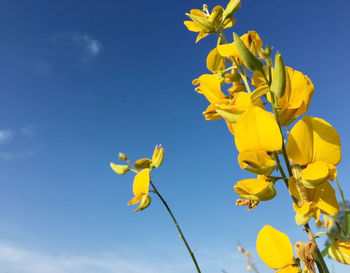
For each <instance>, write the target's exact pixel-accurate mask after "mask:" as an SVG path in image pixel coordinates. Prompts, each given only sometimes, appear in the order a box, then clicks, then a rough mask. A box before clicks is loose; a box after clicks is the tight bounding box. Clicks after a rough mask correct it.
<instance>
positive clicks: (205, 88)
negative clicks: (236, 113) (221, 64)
mask: <svg viewBox="0 0 350 273" xmlns="http://www.w3.org/2000/svg"><path fill="white" fill-rule="evenodd" d="M192 84H193V85H197V84H199V86H198V87H197V88H196V91H197V92H198V93H200V94H203V95H204V96H205V97H206V98H207V100H208V101H209V102H210V103H216V102H217V101H219V100H221V99H225V98H226V96H225V95H224V93H222V91H221V85H220V80H219V79H218V78H217V77H216V75H210V74H204V75H202V76H200V77H199V78H198V79H195V80H193V82H192Z"/></svg>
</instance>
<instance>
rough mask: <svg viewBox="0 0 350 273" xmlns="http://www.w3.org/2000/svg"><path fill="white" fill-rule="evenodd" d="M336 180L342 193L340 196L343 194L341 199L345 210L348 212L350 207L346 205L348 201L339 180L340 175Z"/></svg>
mask: <svg viewBox="0 0 350 273" xmlns="http://www.w3.org/2000/svg"><path fill="white" fill-rule="evenodd" d="M335 182H337V187H338V190H339V193H340V196H341V200H342V202H343V206H344V210H345V211H346V212H349V209H348V207H347V206H346V201H345V198H344V193H343V191H342V189H341V187H340V183H339V180H338V177H336V178H335Z"/></svg>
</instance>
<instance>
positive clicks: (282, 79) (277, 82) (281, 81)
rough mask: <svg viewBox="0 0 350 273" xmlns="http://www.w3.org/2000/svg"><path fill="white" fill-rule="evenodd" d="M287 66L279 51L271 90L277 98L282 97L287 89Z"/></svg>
mask: <svg viewBox="0 0 350 273" xmlns="http://www.w3.org/2000/svg"><path fill="white" fill-rule="evenodd" d="M286 82H287V81H286V68H285V67H284V63H283V60H282V57H281V54H280V53H279V52H277V53H276V56H275V67H274V72H273V77H272V84H271V92H272V93H274V94H275V95H276V96H277V98H282V97H283V95H284V93H285V91H286Z"/></svg>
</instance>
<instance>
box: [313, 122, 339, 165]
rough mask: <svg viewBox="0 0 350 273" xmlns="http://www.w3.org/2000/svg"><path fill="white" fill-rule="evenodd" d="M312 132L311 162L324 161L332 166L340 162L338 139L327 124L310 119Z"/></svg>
mask: <svg viewBox="0 0 350 273" xmlns="http://www.w3.org/2000/svg"><path fill="white" fill-rule="evenodd" d="M311 124H312V127H313V131H314V155H313V161H317V160H320V161H324V162H327V163H329V164H332V165H334V166H336V165H338V164H339V162H340V160H341V149H340V137H339V135H338V133H337V131H336V130H335V129H334V128H333V127H332V125H330V124H329V123H328V122H326V121H324V120H323V119H320V118H311Z"/></svg>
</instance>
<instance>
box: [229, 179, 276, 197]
mask: <svg viewBox="0 0 350 273" xmlns="http://www.w3.org/2000/svg"><path fill="white" fill-rule="evenodd" d="M234 190H235V191H236V193H237V194H238V195H239V196H241V197H243V198H246V199H249V200H254V201H267V200H271V199H272V198H274V197H275V195H276V190H275V188H274V186H273V183H272V182H268V181H267V180H266V177H265V176H263V175H259V176H258V178H256V179H244V180H240V181H238V182H237V183H236V185H235V186H234Z"/></svg>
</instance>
